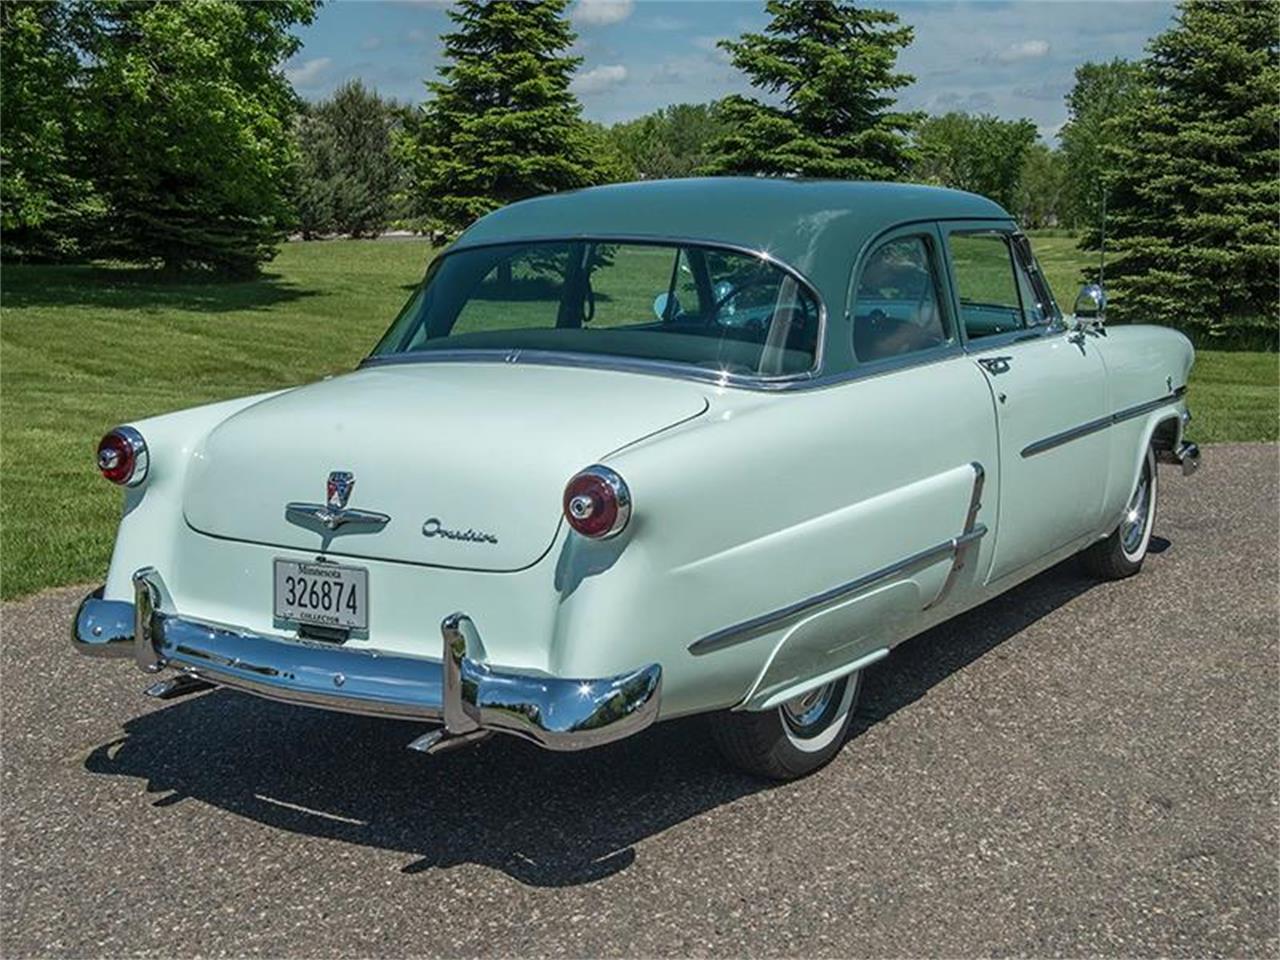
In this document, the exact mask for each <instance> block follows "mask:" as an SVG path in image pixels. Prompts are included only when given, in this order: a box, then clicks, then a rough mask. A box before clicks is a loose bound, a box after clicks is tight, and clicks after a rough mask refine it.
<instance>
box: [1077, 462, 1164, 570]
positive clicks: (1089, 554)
mask: <svg viewBox="0 0 1280 960" xmlns="http://www.w3.org/2000/svg"><path fill="white" fill-rule="evenodd" d="M1157 478H1158V474H1157V472H1156V452H1155V448H1153V447H1147V455H1146V458H1145V459H1144V460H1143V461H1142V470H1141V471H1140V472H1139V474H1138V482H1137V485H1136V486H1135V487H1134V489H1133V493H1132V494H1131V495H1130V497H1129V504H1128V506H1126V507H1125V511H1124V515H1123V516H1122V517H1121V518H1120V524H1119V526H1117V527H1116V528H1115V529H1114V530H1112V531H1111V534H1110V535H1109V536H1108V537H1107V538H1106V539H1105V540H1099V541H1098V542H1097V543H1095V544H1094V545H1093V546H1091V547H1089V548H1088V549H1087V550H1085V551H1084V552H1083V553H1081V554H1080V561H1081V563H1082V564H1083V565H1084V568H1085V570H1086V571H1088V572H1089V573H1090V574H1092V575H1093V576H1095V577H1098V578H1099V579H1102V580H1123V579H1124V578H1125V577H1131V576H1133V575H1134V574H1135V573H1137V572H1138V571H1139V570H1141V569H1142V561H1143V560H1144V559H1145V558H1146V556H1147V547H1148V546H1150V544H1151V528H1152V526H1153V524H1154V523H1155V519H1156V497H1157V493H1158V491H1159V486H1158V482H1157Z"/></svg>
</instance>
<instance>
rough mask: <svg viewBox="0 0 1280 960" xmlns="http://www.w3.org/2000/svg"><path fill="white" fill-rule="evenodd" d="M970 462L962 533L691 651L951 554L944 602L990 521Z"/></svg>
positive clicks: (704, 640)
mask: <svg viewBox="0 0 1280 960" xmlns="http://www.w3.org/2000/svg"><path fill="white" fill-rule="evenodd" d="M970 466H972V467H973V470H974V478H973V494H972V496H971V497H970V499H969V511H968V515H967V516H966V518H965V525H964V529H963V530H962V531H961V532H960V534H959V535H958V536H954V537H952V538H951V539H949V540H944V541H943V542H942V543H939V544H935V545H934V546H932V547H928V548H926V549H924V550H920V551H918V552H916V553H913V554H911V555H910V556H907V557H903V558H902V559H901V560H895V561H894V562H893V563H891V564H888V565H887V566H884V567H880V568H879V569H878V570H872V571H871V572H870V573H866V574H863V575H862V576H860V577H855V578H854V579H853V580H848V581H846V582H845V583H841V584H838V585H837V586H834V587H831V588H830V589H829V590H823V591H822V592H821V593H816V594H814V595H813V596H810V597H805V598H804V599H803V600H797V601H796V602H795V603H789V604H787V605H786V606H785V607H778V608H777V609H776V610H770V611H769V612H768V613H762V614H760V615H759V616H756V617H752V618H751V619H749V620H743V621H742V622H741V623H735V624H733V625H732V626H728V627H725V628H723V629H721V630H716V631H714V632H713V633H709V634H707V635H706V636H704V637H699V638H698V639H697V640H695V641H694V642H693V643H691V644H689V652H690V653H691V654H693V655H694V656H695V657H700V656H703V655H705V654H708V653H714V652H715V651H717V650H723V649H724V648H725V647H731V646H733V645H734V644H737V643H741V642H743V641H745V640H749V639H751V638H752V637H753V636H755V635H757V634H758V633H760V632H761V631H762V630H766V629H770V628H772V627H776V626H777V625H778V624H780V623H784V622H786V621H787V620H791V619H792V618H794V617H797V616H800V615H801V614H803V613H808V612H809V611H810V610H813V609H816V608H818V607H822V606H825V605H826V604H828V603H832V602H833V601H836V600H840V599H842V598H844V597H847V596H849V595H850V594H854V593H857V592H858V591H860V590H865V589H866V588H867V587H870V586H872V585H873V584H876V583H879V582H880V581H881V580H885V579H888V578H889V577H891V576H893V575H894V574H898V573H903V572H904V571H906V570H910V569H912V568H914V567H917V566H919V565H921V564H924V563H928V562H931V561H935V560H939V559H941V558H942V557H945V556H947V555H951V556H952V557H953V558H954V559H953V561H952V565H951V570H950V572H949V573H948V574H947V579H946V581H945V582H944V583H943V585H942V590H941V591H940V592H939V594H938V597H937V599H935V600H934V601H933V602H934V604H937V603H939V602H941V600H942V598H943V597H944V596H945V595H946V593H947V591H949V590H950V588H951V584H952V583H953V582H954V580H955V576H956V574H958V573H959V571H960V569H961V567H962V566H963V564H964V557H965V555H966V554H967V553H968V550H969V547H970V545H971V544H973V543H974V542H976V541H978V540H981V539H982V538H983V537H985V536H986V535H987V528H986V525H985V524H981V523H977V522H976V519H977V516H978V510H979V509H980V508H981V506H982V499H981V498H982V485H983V479H984V477H985V475H986V471H985V470H984V469H983V467H982V464H980V463H977V462H974V463H972V464H970Z"/></svg>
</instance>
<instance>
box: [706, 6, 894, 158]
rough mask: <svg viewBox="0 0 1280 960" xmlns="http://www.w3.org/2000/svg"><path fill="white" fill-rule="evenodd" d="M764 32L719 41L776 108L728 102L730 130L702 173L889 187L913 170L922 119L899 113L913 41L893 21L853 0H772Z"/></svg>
mask: <svg viewBox="0 0 1280 960" xmlns="http://www.w3.org/2000/svg"><path fill="white" fill-rule="evenodd" d="M766 10H767V11H768V12H769V14H770V16H771V18H772V19H771V20H770V21H769V25H768V26H767V27H766V28H765V32H764V33H763V34H759V33H747V34H743V36H742V37H741V38H740V39H738V40H724V41H721V43H720V46H721V47H722V48H723V49H724V50H726V51H727V52H728V53H729V55H730V57H731V58H732V61H733V65H734V66H735V67H737V68H738V69H739V70H741V71H742V72H744V73H745V74H747V76H748V77H749V78H750V79H751V84H752V86H754V87H756V88H757V89H759V90H761V91H763V92H765V93H767V94H768V95H770V96H771V97H773V98H776V99H778V100H780V103H779V105H777V106H774V105H771V104H766V103H763V102H762V101H760V100H756V99H753V98H750V97H743V96H732V97H728V98H726V99H725V101H724V102H723V104H722V107H721V116H722V118H723V119H724V120H725V121H726V122H727V123H728V124H729V125H730V127H731V128H732V129H731V132H730V133H728V134H727V135H726V136H724V137H722V138H721V139H720V140H718V141H717V142H716V143H715V144H714V145H713V148H712V151H713V154H714V156H713V159H712V160H711V161H710V162H709V163H708V164H707V165H706V167H705V168H704V169H705V171H706V172H707V173H715V174H730V173H743V174H767V175H773V176H806V177H832V178H840V179H848V180H867V179H873V180H874V179H881V180H893V179H896V178H898V177H900V176H902V175H903V174H905V173H906V172H907V170H908V168H909V167H910V164H911V159H912V158H911V149H910V146H909V143H908V140H907V133H908V132H909V131H910V130H911V128H912V127H913V126H914V124H915V122H916V120H917V118H916V116H915V115H913V114H907V113H902V112H899V111H897V110H895V109H894V104H895V102H896V101H895V97H894V91H896V90H899V89H901V88H902V87H905V86H907V85H908V84H909V83H911V82H912V81H913V79H914V78H913V77H911V76H909V75H907V74H904V73H897V72H895V66H896V63H897V58H898V51H899V50H901V49H902V48H904V47H906V46H907V45H908V44H909V43H910V42H911V38H912V28H911V27H909V26H899V25H898V16H897V14H894V13H890V12H888V11H885V10H875V9H870V8H865V7H860V6H857V5H856V4H854V3H851V2H848V0H769V3H768V4H766Z"/></svg>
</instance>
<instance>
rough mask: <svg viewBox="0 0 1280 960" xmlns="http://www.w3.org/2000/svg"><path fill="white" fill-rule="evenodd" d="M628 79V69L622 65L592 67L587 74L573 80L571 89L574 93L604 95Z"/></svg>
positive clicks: (581, 74)
mask: <svg viewBox="0 0 1280 960" xmlns="http://www.w3.org/2000/svg"><path fill="white" fill-rule="evenodd" d="M626 79H627V68H626V67H624V66H623V65H622V64H620V63H615V64H608V65H606V66H601V67H592V68H591V69H590V70H587V71H586V72H585V73H580V74H578V75H577V76H576V77H574V78H573V83H571V84H570V89H572V90H573V92H574V93H587V94H590V93H603V92H604V91H605V90H609V89H611V88H612V87H616V86H617V85H618V84H620V83H622V82H623V81H624V80H626Z"/></svg>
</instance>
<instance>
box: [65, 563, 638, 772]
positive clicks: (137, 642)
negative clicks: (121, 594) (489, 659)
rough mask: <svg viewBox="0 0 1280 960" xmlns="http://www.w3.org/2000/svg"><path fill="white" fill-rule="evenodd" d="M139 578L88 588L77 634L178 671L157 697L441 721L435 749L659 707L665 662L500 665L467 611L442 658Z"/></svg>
mask: <svg viewBox="0 0 1280 960" xmlns="http://www.w3.org/2000/svg"><path fill="white" fill-rule="evenodd" d="M133 585H134V602H133V603H127V602H125V601H121V600H104V599H102V595H101V594H102V591H101V590H99V591H96V592H95V593H93V594H90V595H89V596H88V597H86V598H85V599H84V600H83V601H82V602H81V604H80V609H79V610H78V611H77V612H76V619H75V624H74V626H73V628H72V643H73V645H74V646H75V648H76V649H77V650H78V651H79V652H80V653H83V654H86V655H89V656H105V657H130V656H132V657H133V658H134V660H135V661H136V662H137V664H138V666H139V667H140V668H141V669H142V670H143V671H145V672H147V673H155V672H157V671H159V670H161V669H163V668H165V667H171V668H173V669H175V670H178V671H180V673H179V676H178V677H177V678H172V679H171V680H167V681H164V682H162V683H159V684H156V685H155V686H154V687H152V689H151V690H150V691H149V692H151V693H153V694H154V695H156V696H162V697H166V696H173V695H177V694H180V693H185V692H194V691H195V690H197V689H204V688H205V687H206V686H225V687H231V688H233V689H236V690H243V691H245V692H247V693H252V694H256V695H258V696H261V697H267V698H269V699H272V700H280V701H283V702H285V703H294V704H302V705H305V706H311V707H322V708H325V709H329V710H338V711H341V712H344V713H356V714H362V715H366V716H381V717H394V718H399V719H404V720H427V721H434V722H437V723H442V724H443V729H442V730H441V731H439V732H433V733H432V734H428V735H427V736H426V737H424V738H420V740H419V741H414V743H413V744H411V746H415V747H416V748H418V749H426V750H429V751H434V750H435V749H440V748H442V747H443V746H445V745H447V744H449V743H450V742H451V741H461V740H462V739H464V738H465V739H467V740H472V739H477V738H478V737H481V736H484V735H485V734H487V733H490V732H500V733H507V734H512V735H514V736H517V737H522V738H523V739H525V740H531V741H532V742H534V743H536V744H538V745H539V746H541V747H545V748H546V749H549V750H583V749H586V748H588V747H595V746H599V745H601V744H604V743H610V742H612V741H614V740H620V739H622V738H623V737H629V736H631V735H632V734H634V733H638V732H639V731H641V730H643V729H644V728H645V727H647V726H649V724H651V723H653V721H654V720H655V719H656V718H657V715H658V703H659V700H660V697H661V691H662V668H661V667H660V666H659V665H658V664H656V663H655V664H649V665H648V666H643V667H640V668H639V669H637V670H634V671H632V672H631V673H624V674H619V675H618V676H615V677H605V678H597V679H565V678H561V677H552V676H548V675H545V674H538V673H526V672H514V671H502V670H497V669H494V668H493V667H491V666H490V665H489V664H487V663H486V662H484V645H483V643H482V641H481V639H480V635H479V632H478V631H477V630H476V627H475V624H474V623H472V621H471V618H470V617H468V616H467V615H466V614H463V613H455V614H452V615H450V616H448V617H446V618H445V619H444V622H443V623H442V624H441V626H440V632H441V639H442V646H443V651H442V652H443V657H442V659H440V660H435V659H432V658H429V657H418V656H413V655H410V654H403V653H388V652H383V651H380V650H370V649H356V648H351V647H344V646H339V645H336V644H330V643H323V642H320V641H311V640H288V639H283V638H278V637H267V636H261V635H257V634H251V633H245V632H243V631H240V630H237V629H236V628H234V627H228V626H221V625H218V624H213V623H205V622H203V621H199V620H189V619H185V618H183V617H180V616H179V615H178V614H177V613H176V612H174V608H173V603H172V601H171V600H170V598H169V595H168V592H167V591H166V589H165V586H164V581H163V580H162V579H161V578H160V575H159V573H157V572H156V571H155V569H154V568H151V567H144V568H143V569H141V570H139V571H137V572H136V573H135V574H134V575H133Z"/></svg>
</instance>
